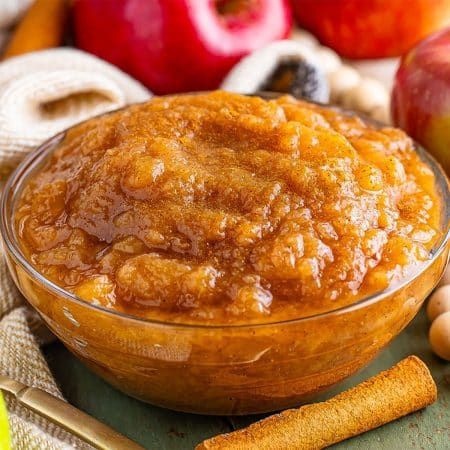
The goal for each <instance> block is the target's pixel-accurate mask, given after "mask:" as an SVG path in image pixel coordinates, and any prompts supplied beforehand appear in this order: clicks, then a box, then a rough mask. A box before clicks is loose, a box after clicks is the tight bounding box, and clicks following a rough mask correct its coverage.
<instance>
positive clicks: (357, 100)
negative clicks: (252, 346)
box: [342, 78, 389, 114]
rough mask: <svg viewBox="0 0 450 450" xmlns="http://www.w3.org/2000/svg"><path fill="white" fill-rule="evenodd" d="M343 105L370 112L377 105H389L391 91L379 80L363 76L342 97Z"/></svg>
mask: <svg viewBox="0 0 450 450" xmlns="http://www.w3.org/2000/svg"><path fill="white" fill-rule="evenodd" d="M342 104H343V106H345V107H347V108H351V109H356V110H357V111H361V112H364V113H368V114H370V112H371V111H373V110H375V108H377V107H386V106H387V105H389V93H388V91H387V89H386V88H385V87H384V86H383V84H382V83H380V82H379V81H377V80H374V79H372V78H363V79H362V80H361V81H360V82H359V83H358V85H356V86H354V87H352V88H351V89H349V90H348V91H347V92H346V93H345V94H344V96H343V97H342Z"/></svg>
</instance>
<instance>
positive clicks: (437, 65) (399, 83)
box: [391, 28, 450, 174]
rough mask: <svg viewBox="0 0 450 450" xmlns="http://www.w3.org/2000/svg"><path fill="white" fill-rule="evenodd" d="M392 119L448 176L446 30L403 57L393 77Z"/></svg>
mask: <svg viewBox="0 0 450 450" xmlns="http://www.w3.org/2000/svg"><path fill="white" fill-rule="evenodd" d="M391 106H392V118H393V120H394V123H395V125H397V126H399V127H401V128H403V129H404V130H405V131H406V132H407V133H408V134H409V135H411V136H412V137H413V138H415V139H416V140H417V141H418V142H420V143H421V144H422V145H423V146H424V147H425V148H426V149H427V150H428V151H430V152H431V153H432V154H433V155H434V156H435V157H436V159H438V161H439V162H440V163H441V164H442V166H443V167H444V169H445V170H446V171H447V173H448V174H450V28H447V29H445V30H443V31H440V32H438V33H436V34H434V35H432V36H430V37H428V38H427V39H425V40H424V41H422V42H421V43H420V44H419V45H418V46H417V47H416V48H414V49H412V50H411V51H410V52H409V53H407V54H406V55H405V56H404V57H403V59H402V61H401V64H400V67H399V69H398V71H397V75H396V77H395V83H394V88H393V92H392V104H391Z"/></svg>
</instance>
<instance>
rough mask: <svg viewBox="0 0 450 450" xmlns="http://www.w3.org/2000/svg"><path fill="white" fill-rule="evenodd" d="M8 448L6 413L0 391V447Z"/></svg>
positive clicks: (9, 442)
mask: <svg viewBox="0 0 450 450" xmlns="http://www.w3.org/2000/svg"><path fill="white" fill-rule="evenodd" d="M10 448H11V441H10V436H9V424H8V413H7V412H6V406H5V402H4V400H3V395H2V393H1V391H0V449H2V450H9V449H10Z"/></svg>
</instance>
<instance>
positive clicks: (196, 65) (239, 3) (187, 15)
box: [73, 0, 292, 94]
mask: <svg viewBox="0 0 450 450" xmlns="http://www.w3.org/2000/svg"><path fill="white" fill-rule="evenodd" d="M73 7H74V10H73V12H74V29H75V41H76V45H77V46H78V47H79V48H81V49H83V50H86V51H88V52H91V53H93V54H95V55H97V56H99V57H100V58H103V59H105V60H107V61H109V62H111V63H113V64H115V65H117V66H118V67H120V68H121V69H123V70H124V71H126V72H128V73H129V74H131V75H132V76H134V77H135V78H137V79H138V80H140V81H141V82H142V83H143V84H145V85H146V86H147V87H148V88H149V89H150V90H152V91H153V92H154V93H156V94H166V93H173V92H184V91H196V90H207V89H215V88H217V87H218V86H219V85H220V82H221V81H222V79H223V78H224V77H225V75H226V74H227V72H228V71H229V70H230V69H231V68H232V67H233V65H234V64H236V62H237V61H239V59H241V58H242V57H243V56H245V55H247V54H249V53H251V52H252V51H253V50H256V49H258V48H260V47H263V46H264V45H266V44H268V43H270V42H272V41H274V40H278V39H283V38H285V37H287V36H288V35H289V33H290V30H291V26H292V14H291V9H290V6H289V2H288V0H215V1H214V0H120V1H112V0H75V2H74V6H73Z"/></svg>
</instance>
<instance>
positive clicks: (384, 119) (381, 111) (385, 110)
mask: <svg viewBox="0 0 450 450" xmlns="http://www.w3.org/2000/svg"><path fill="white" fill-rule="evenodd" d="M389 106H390V105H389V104H387V105H384V106H377V107H376V108H375V109H373V110H372V111H370V113H369V114H370V117H372V119H375V120H378V121H379V122H381V123H384V124H390V123H391V111H390V107H389Z"/></svg>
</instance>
